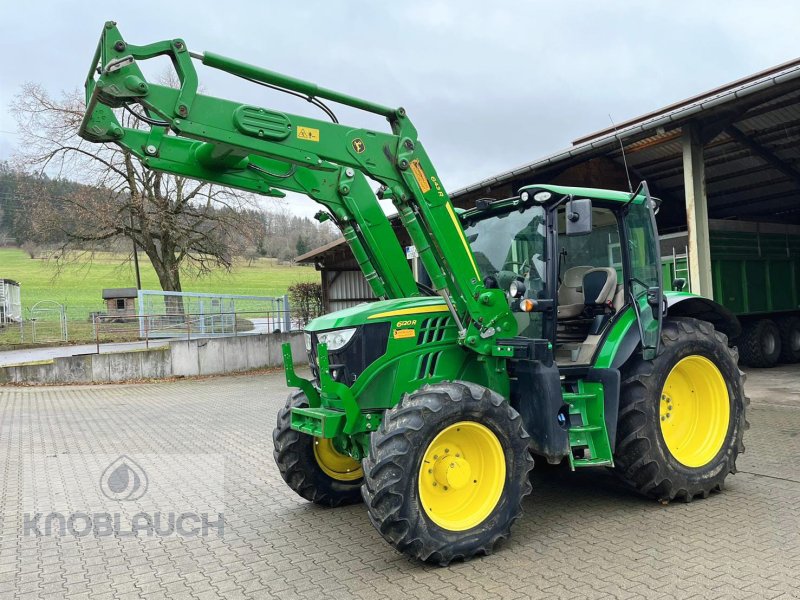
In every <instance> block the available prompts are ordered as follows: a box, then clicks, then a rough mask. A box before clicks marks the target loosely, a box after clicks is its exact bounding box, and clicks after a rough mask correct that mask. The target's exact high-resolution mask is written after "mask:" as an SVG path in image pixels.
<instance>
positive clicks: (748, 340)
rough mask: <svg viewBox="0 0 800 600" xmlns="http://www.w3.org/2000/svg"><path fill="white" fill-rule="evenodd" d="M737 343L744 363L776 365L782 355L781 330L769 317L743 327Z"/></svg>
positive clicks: (756, 365)
mask: <svg viewBox="0 0 800 600" xmlns="http://www.w3.org/2000/svg"><path fill="white" fill-rule="evenodd" d="M736 345H737V346H738V348H739V354H740V358H741V362H742V364H743V365H747V366H748V367H760V368H770V367H774V366H775V365H777V364H778V361H779V360H780V357H781V332H780V330H779V329H778V326H777V325H775V323H774V322H773V321H770V320H769V319H759V320H757V321H750V322H749V323H745V325H744V326H743V327H742V334H741V335H740V336H739V338H738V339H737V340H736Z"/></svg>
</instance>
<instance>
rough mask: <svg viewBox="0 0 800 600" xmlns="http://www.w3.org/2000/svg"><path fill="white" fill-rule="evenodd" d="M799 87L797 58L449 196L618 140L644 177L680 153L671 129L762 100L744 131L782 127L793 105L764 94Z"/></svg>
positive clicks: (610, 149) (598, 150)
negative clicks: (632, 156) (641, 147)
mask: <svg viewBox="0 0 800 600" xmlns="http://www.w3.org/2000/svg"><path fill="white" fill-rule="evenodd" d="M798 84H800V59H796V60H793V61H791V62H787V63H784V64H782V65H778V66H776V67H773V68H771V69H768V70H766V71H762V72H761V73H757V74H755V75H752V76H750V77H747V78H745V79H741V80H738V81H735V82H733V83H730V84H728V85H726V86H723V87H720V88H716V89H714V90H711V91H709V92H706V93H704V94H700V95H698V96H694V97H692V98H689V99H687V100H684V101H681V102H678V103H675V104H672V105H669V106H667V107H665V108H663V109H661V110H658V111H654V112H651V113H648V114H645V115H642V116H640V117H637V118H635V119H631V120H630V121H626V122H624V123H620V124H619V125H618V126H617V132H616V133H615V132H614V130H613V129H611V130H609V129H605V130H602V131H599V132H596V133H594V134H591V135H589V136H586V137H584V138H580V139H578V140H576V141H575V142H574V143H573V146H572V147H570V148H567V149H565V150H561V151H559V152H556V153H554V154H552V155H550V156H547V157H544V158H541V159H539V160H537V161H534V162H531V163H527V164H525V165H522V166H520V167H517V168H515V169H511V170H509V171H506V172H504V173H501V174H499V175H496V176H494V177H490V178H488V179H484V180H483V181H480V182H478V183H475V184H473V185H469V186H467V187H465V188H462V189H459V190H456V191H455V192H453V193H452V194H451V196H452V197H453V198H457V197H458V196H460V195H463V194H467V193H470V192H475V191H478V190H483V189H485V188H487V187H493V186H497V185H498V184H502V183H506V182H509V181H511V180H514V179H516V178H518V177H520V176H523V175H526V174H531V173H534V172H542V171H548V170H552V169H553V168H555V167H556V166H557V165H559V164H560V163H568V162H575V161H576V160H580V159H587V160H588V159H589V158H592V157H594V156H600V155H614V154H615V153H616V154H618V153H619V143H620V140H623V141H624V142H625V145H626V156H627V158H628V163H629V165H631V166H634V164H640V165H641V166H642V169H643V173H644V174H645V175H646V174H647V170H648V168H649V167H650V166H651V164H652V163H654V162H656V163H657V162H658V161H659V160H660V159H668V158H669V157H672V158H674V157H675V154H676V152H678V153H679V152H680V138H679V132H677V134H676V129H678V128H679V127H680V126H681V125H683V124H685V123H686V122H688V121H691V120H695V119H698V118H699V117H700V116H702V117H704V118H705V117H706V116H711V115H712V113H714V114H721V113H723V112H724V111H729V110H732V109H734V108H735V105H737V104H746V103H747V102H748V101H752V102H753V103H754V104H758V102H759V98H761V97H763V100H761V103H760V104H758V106H759V110H758V111H755V112H756V114H755V115H754V116H753V117H752V118H750V117H748V119H753V120H755V121H754V122H748V119H745V120H744V121H743V122H742V124H743V125H744V126H745V127H747V128H750V129H758V128H760V127H769V126H773V127H774V126H780V124H781V123H785V122H786V119H787V118H790V119H794V118H795V117H796V114H795V113H796V111H797V102H796V101H793V100H792V98H789V99H788V101H787V98H784V97H776V98H769V94H771V93H772V91H774V90H773V88H776V87H777V86H782V87H784V88H797V87H800V86H798ZM781 111H783V113H781ZM636 146H643V147H644V149H643V150H641V155H640V157H638V158H637V159H636V161H635V163H634V162H632V160H631V156H628V154H630V153H631V150H633V154H636V153H637V151H636V150H635V148H636ZM629 149H630V150H629Z"/></svg>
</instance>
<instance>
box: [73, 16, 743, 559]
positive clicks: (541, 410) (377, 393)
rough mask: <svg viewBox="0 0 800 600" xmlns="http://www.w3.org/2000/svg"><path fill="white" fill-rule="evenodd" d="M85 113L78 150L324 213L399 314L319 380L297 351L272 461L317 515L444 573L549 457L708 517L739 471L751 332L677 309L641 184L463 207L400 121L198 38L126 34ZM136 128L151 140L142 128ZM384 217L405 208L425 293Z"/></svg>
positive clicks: (316, 345) (539, 190)
mask: <svg viewBox="0 0 800 600" xmlns="http://www.w3.org/2000/svg"><path fill="white" fill-rule="evenodd" d="M157 56H167V57H169V58H170V60H171V61H172V63H173V65H174V67H175V71H176V72H177V75H178V78H179V80H180V87H179V88H170V87H166V86H161V85H157V84H153V83H151V82H148V81H147V80H146V79H145V78H144V76H143V74H142V72H141V70H140V68H139V63H140V62H142V61H145V60H148V59H151V58H154V57H157ZM193 61H200V62H202V63H203V64H204V65H206V66H208V67H212V68H216V69H220V70H222V71H226V72H228V73H230V74H233V75H235V76H238V77H242V78H245V79H247V80H250V81H252V82H254V83H257V84H263V85H265V86H267V87H270V88H273V89H274V88H277V89H280V90H283V91H288V92H290V93H293V94H295V95H301V96H303V97H305V98H306V99H308V100H309V101H310V102H311V103H312V104H315V105H317V106H318V107H320V108H322V109H323V110H324V111H325V112H326V114H327V115H328V116H329V117H330V118H331V121H325V120H317V119H312V118H309V117H306V116H300V115H294V114H289V113H285V112H280V111H276V110H272V109H269V108H264V107H260V106H255V105H248V104H241V103H237V102H233V101H229V100H224V99H221V98H216V97H212V96H207V95H204V94H200V93H199V92H198V79H197V74H196V71H195V68H194V64H193ZM324 100H328V101H332V102H336V103H340V104H344V105H347V106H350V107H353V108H356V109H359V110H362V111H366V112H370V113H374V114H378V115H381V116H383V117H385V118H386V119H387V121H388V123H389V132H378V131H372V130H368V129H362V128H358V127H352V126H347V125H343V124H340V123H338V121H337V120H336V117H335V115H334V114H333V112H332V111H331V110H330V109H329V108H328V107H327V105H325V104H324V103H323V101H324ZM86 102H87V110H86V115H85V117H84V120H83V123H82V125H81V129H80V135H81V136H82V137H84V138H85V139H87V140H90V141H93V142H98V143H113V144H118V145H120V146H122V147H123V148H124V149H126V150H127V151H129V152H130V153H131V154H133V155H135V156H136V157H138V158H139V159H141V160H142V161H143V162H144V163H145V164H146V165H147V166H149V167H150V168H152V169H155V170H160V171H164V172H167V173H173V174H177V175H181V176H186V177H192V178H196V179H201V180H205V181H210V182H213V183H216V184H219V185H226V186H231V187H235V188H239V189H242V190H247V191H251V192H255V193H260V194H266V195H271V196H280V195H283V192H284V191H291V192H299V193H301V194H305V195H307V196H309V197H311V198H313V199H314V200H316V201H317V202H319V203H320V204H321V205H323V206H324V207H325V209H326V212H323V213H320V215H319V218H321V219H332V220H333V221H334V222H335V223H336V224H337V225H338V226H339V227H340V229H341V230H342V232H343V235H344V236H345V238H346V240H347V242H348V243H349V244H350V247H351V249H352V251H353V254H354V256H355V257H356V259H357V261H358V263H359V265H360V267H361V269H362V271H363V273H364V275H365V277H366V279H367V281H368V282H369V284H370V286H371V288H372V290H373V291H374V293H375V295H376V296H377V297H378V298H380V300H378V301H377V302H374V303H371V304H362V305H359V306H355V307H352V308H349V309H346V310H342V311H338V312H334V313H331V314H328V315H325V316H322V317H319V318H317V319H315V320H313V321H312V322H311V323H309V325H308V326H307V328H306V330H305V332H304V336H305V344H306V350H307V351H308V358H309V366H310V369H311V377H310V378H307V379H306V378H302V377H300V375H298V374H297V373H296V372H295V370H294V366H293V363H292V357H291V351H290V349H289V348H288V347H285V348H284V359H285V360H284V364H285V370H286V380H287V383H288V385H289V386H290V387H292V388H297V391H296V392H294V393H292V394H291V395H290V396H289V398H288V400H287V403H286V406H285V407H284V408H283V409H282V410H281V411H280V412H279V414H278V423H277V427H276V429H275V431H274V432H273V440H274V447H275V448H274V457H275V460H276V462H277V465H278V468H279V470H280V473H281V475H282V477H283V479H284V480H285V481H286V483H287V484H288V485H289V487H290V488H292V489H293V490H294V491H295V492H297V493H298V494H299V495H300V496H302V497H303V498H306V499H308V500H310V501H312V502H316V503H318V504H322V505H326V506H339V505H343V504H348V503H354V502H359V501H361V500H362V499H363V500H364V501H365V503H366V506H367V511H368V514H369V518H370V520H371V521H372V523H373V524H374V525H375V527H376V528H377V529H378V531H379V532H380V533H381V535H382V536H383V537H384V538H385V539H386V540H387V541H388V542H389V543H390V544H392V545H393V546H395V547H396V548H397V549H399V550H401V551H402V552H405V553H406V554H408V555H410V556H413V557H416V558H418V559H421V560H425V561H431V562H435V563H439V564H448V563H449V562H451V561H452V560H454V559H457V558H469V557H472V556H474V555H478V554H487V553H489V552H491V551H492V550H493V549H494V547H495V546H496V544H497V543H498V542H499V541H500V540H503V539H505V538H506V537H507V536H508V535H509V531H510V528H511V526H512V524H513V522H514V521H515V520H516V519H517V518H518V517H519V516H520V514H521V513H522V502H523V499H524V497H525V496H526V495H527V494H528V493H530V491H531V484H530V481H529V471H530V470H531V468H532V467H533V458H532V457H533V456H536V457H539V458H540V459H541V460H545V461H547V462H549V463H552V464H556V463H560V462H563V461H566V462H567V463H568V464H569V466H570V468H572V469H573V470H575V469H578V468H585V467H607V468H611V469H613V470H614V472H615V473H616V474H617V475H618V476H619V477H620V478H621V479H622V481H624V482H625V483H626V484H627V485H629V486H630V487H631V488H632V489H634V490H636V491H638V492H640V493H642V494H644V495H646V496H649V497H652V498H655V499H657V500H660V501H663V502H668V501H670V500H673V499H675V498H678V499H682V500H685V501H687V502H688V501H691V500H692V499H693V498H695V497H703V498H705V497H707V496H708V495H709V494H710V493H711V492H713V491H718V490H720V489H721V488H722V485H723V482H724V480H725V478H726V477H727V475H728V474H729V473H731V472H734V471H735V463H736V458H737V455H738V454H739V453H740V452H741V451H743V445H742V436H743V433H744V429H745V427H746V420H745V405H746V397H745V395H744V389H743V377H742V373H741V372H740V371H739V369H738V367H737V355H736V350H735V349H733V348H730V347H729V345H728V342H727V340H728V336H735V335H736V334H737V333H738V331H739V325H738V322H737V320H736V318H735V317H734V316H733V315H731V314H730V313H729V312H728V311H727V310H726V309H724V308H723V307H721V306H719V305H718V304H715V303H714V302H712V301H710V300H707V299H704V298H700V297H697V296H692V295H690V294H685V293H672V292H664V290H663V284H662V281H661V270H660V268H659V251H658V234H657V230H656V224H655V217H654V214H655V210H656V209H657V204H658V202H657V201H656V200H655V199H653V198H651V196H650V194H649V191H648V188H647V185H646V184H645V183H643V184H642V185H641V186H640V187H639V189H637V190H636V191H635V192H633V193H627V192H615V191H608V190H599V189H588V188H576V187H562V186H553V185H530V186H526V187H524V188H522V189H521V190H520V191H519V194H518V195H516V196H515V197H513V198H507V199H499V200H484V201H480V202H479V203H478V205H477V206H476V207H475V208H473V209H469V210H466V211H460V210H457V209H455V208H454V207H453V205H452V203H451V201H450V198H449V196H448V195H447V192H446V191H445V189H444V186H443V184H442V182H441V181H440V179H439V177H438V175H437V173H436V171H435V169H434V167H433V164H432V163H431V161H430V159H429V157H428V155H427V154H426V152H425V150H424V148H423V146H422V144H421V143H420V141H419V139H418V137H417V132H416V130H415V128H414V126H413V125H412V123H411V121H410V120H409V117H408V115H407V114H406V111H405V110H404V109H402V108H397V109H394V108H390V107H386V106H382V105H379V104H376V103H373V102H369V101H365V100H361V99H358V98H353V97H350V96H347V95H345V94H342V93H340V92H336V91H333V90H328V89H324V88H320V87H318V86H316V85H314V84H311V83H308V82H304V81H300V80H298V79H295V78H292V77H289V76H286V75H281V74H279V73H275V72H273V71H268V70H266V69H261V68H259V67H255V66H252V65H249V64H246V63H242V62H239V61H235V60H232V59H228V58H225V57H222V56H219V55H217V54H212V53H209V52H206V53H202V54H197V53H193V52H190V51H189V50H188V48H187V46H186V44H185V42H184V41H183V40H180V39H175V40H167V41H163V42H157V43H154V44H149V45H145V46H135V45H131V44H128V43H127V42H126V41H125V40H124V39H123V38H122V37H121V35H120V33H119V31H118V29H117V27H116V25H115V24H114V23H112V22H109V23H107V24H106V25H105V27H104V29H103V34H102V37H101V40H100V43H99V45H98V49H97V52H96V54H95V57H94V59H93V61H92V65H91V70H90V73H89V77H88V79H87V82H86ZM121 111H129V112H132V113H133V115H135V116H136V117H137V121H135V122H134V124H132V125H131V124H129V125H128V126H123V125H122V124H121V121H120V119H119V114H120V112H121ZM370 181H373V182H376V183H377V184H378V185H379V186H380V187H379V190H378V193H377V197H376V195H375V194H374V193H373V192H372V189H371V187H370ZM379 199H384V200H390V201H391V202H392V203H393V204H394V207H395V209H396V211H397V213H398V216H399V220H400V222H401V224H402V226H403V227H404V228H405V229H406V231H407V232H408V235H409V237H410V238H411V240H412V242H413V244H414V245H415V247H416V250H417V252H418V253H419V257H420V261H421V263H422V265H423V267H424V271H425V277H424V278H422V279H424V280H423V281H415V280H414V278H413V277H412V274H411V270H410V268H409V266H408V262H407V260H406V258H405V255H404V253H403V249H402V247H401V245H400V243H399V241H398V239H397V237H396V236H395V234H394V232H393V229H392V226H391V224H390V223H389V221H388V219H387V217H386V216H385V213H384V211H383V210H382V208H381V205H380V203H379Z"/></svg>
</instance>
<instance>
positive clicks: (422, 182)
mask: <svg viewBox="0 0 800 600" xmlns="http://www.w3.org/2000/svg"><path fill="white" fill-rule="evenodd" d="M411 172H412V173H413V174H414V179H416V180H417V183H418V184H419V189H420V190H422V193H423V194H427V193H428V192H429V191H430V190H431V184H430V183H428V178H427V177H425V171H423V170H422V165H421V164H419V160H417V159H416V158H415V159H414V160H412V161H411Z"/></svg>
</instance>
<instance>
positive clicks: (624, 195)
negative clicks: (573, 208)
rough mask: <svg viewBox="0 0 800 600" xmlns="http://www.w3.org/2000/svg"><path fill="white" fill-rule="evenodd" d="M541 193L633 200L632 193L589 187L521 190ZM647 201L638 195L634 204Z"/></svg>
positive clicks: (527, 186)
mask: <svg viewBox="0 0 800 600" xmlns="http://www.w3.org/2000/svg"><path fill="white" fill-rule="evenodd" d="M539 191H548V192H552V193H553V194H558V195H560V196H578V197H581V198H591V199H593V200H607V201H610V202H623V203H627V202H629V201H630V200H631V196H632V195H633V194H632V193H631V192H620V191H617V190H603V189H600V188H587V187H574V186H568V185H538V184H534V185H526V186H525V187H522V188H520V190H519V193H520V194H521V193H522V192H528V193H529V194H535V193H536V192H539ZM644 199H645V196H644V194H642V193H641V192H640V193H639V194H638V196H637V198H636V199H635V200H634V202H636V203H638V202H643V201H644Z"/></svg>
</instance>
